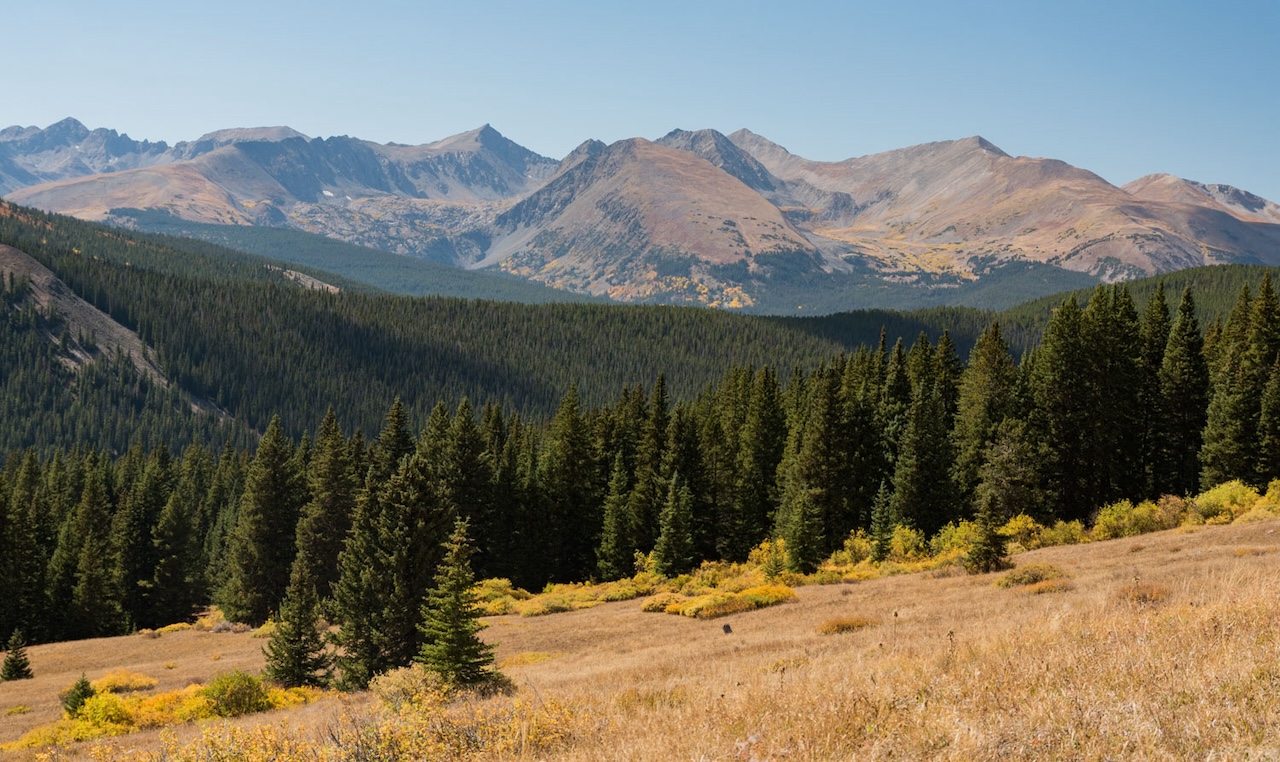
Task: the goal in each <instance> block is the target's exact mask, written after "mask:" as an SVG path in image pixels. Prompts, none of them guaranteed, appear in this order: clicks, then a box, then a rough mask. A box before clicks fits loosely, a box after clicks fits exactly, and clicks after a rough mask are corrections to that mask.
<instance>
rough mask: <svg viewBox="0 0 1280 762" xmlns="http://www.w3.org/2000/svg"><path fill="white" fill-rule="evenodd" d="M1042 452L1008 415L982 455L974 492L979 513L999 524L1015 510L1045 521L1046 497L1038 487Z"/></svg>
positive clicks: (1022, 427) (1009, 517)
mask: <svg viewBox="0 0 1280 762" xmlns="http://www.w3.org/2000/svg"><path fill="white" fill-rule="evenodd" d="M1042 462H1043V455H1042V454H1041V453H1040V452H1039V451H1038V449H1037V447H1036V445H1035V443H1034V442H1033V441H1032V440H1031V438H1030V436H1028V433H1027V427H1026V424H1024V423H1023V422H1022V421H1019V420H1018V419H1016V418H1010V419H1008V420H1006V421H1004V422H1003V423H1001V424H1000V426H999V427H998V428H997V429H996V433H995V436H994V438H993V439H992V442H991V444H990V445H988V446H987V450H986V452H985V453H984V454H983V463H982V467H981V468H980V469H979V471H978V486H977V489H976V492H975V498H976V502H977V504H978V510H979V512H980V513H981V512H985V514H986V520H987V521H990V522H992V523H994V524H995V526H1002V525H1003V524H1004V523H1005V522H1007V521H1008V520H1009V519H1011V518H1013V517H1014V516H1016V515H1017V514H1019V513H1026V514H1028V515H1030V516H1032V517H1033V518H1036V519H1040V520H1046V521H1047V520H1048V519H1047V513H1046V503H1047V502H1048V498H1047V496H1046V495H1045V494H1044V492H1043V490H1042V488H1041V481H1042V480H1041V477H1040V473H1039V470H1040V464H1041V463H1042Z"/></svg>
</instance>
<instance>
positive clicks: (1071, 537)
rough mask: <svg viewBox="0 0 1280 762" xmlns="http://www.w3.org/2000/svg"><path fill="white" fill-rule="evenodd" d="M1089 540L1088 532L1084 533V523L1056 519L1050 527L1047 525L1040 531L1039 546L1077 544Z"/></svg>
mask: <svg viewBox="0 0 1280 762" xmlns="http://www.w3.org/2000/svg"><path fill="white" fill-rule="evenodd" d="M1088 540H1089V536H1088V534H1086V533H1085V530H1084V524H1081V523H1080V522H1079V521H1062V520H1061V519H1059V520H1058V522H1057V523H1055V524H1054V525H1053V526H1051V527H1047V528H1046V529H1044V531H1042V532H1041V533H1040V547H1042V548H1049V547H1053V546H1056V545H1079V544H1080V543H1082V542H1087V541H1088Z"/></svg>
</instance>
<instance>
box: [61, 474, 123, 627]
mask: <svg viewBox="0 0 1280 762" xmlns="http://www.w3.org/2000/svg"><path fill="white" fill-rule="evenodd" d="M86 470H87V472H88V473H87V474H86V476H85V481H84V492H83V494H82V495H81V497H80V504H79V505H78V506H77V507H76V513H75V516H74V517H73V518H72V519H71V523H72V537H73V538H74V539H73V543H74V547H77V548H78V550H77V551H76V552H75V555H74V558H75V576H74V583H73V584H72V586H71V590H70V601H69V603H70V605H69V607H68V612H67V614H68V617H67V634H68V635H69V636H70V637H71V638H94V637H102V636H108V635H120V634H122V633H124V632H125V631H126V629H127V627H128V623H127V621H126V618H125V613H124V610H123V609H122V608H121V605H120V591H119V588H117V587H116V580H117V577H116V576H115V574H113V573H112V565H111V558H112V552H111V544H110V541H109V535H110V529H109V527H110V526H111V519H110V506H109V505H108V502H107V475H106V464H105V463H104V464H102V465H94V466H92V467H90V468H87V469H86Z"/></svg>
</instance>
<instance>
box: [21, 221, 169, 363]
mask: <svg viewBox="0 0 1280 762" xmlns="http://www.w3.org/2000/svg"><path fill="white" fill-rule="evenodd" d="M10 273H12V274H13V275H14V276H15V277H16V278H26V279H28V281H29V282H30V287H31V299H32V301H33V302H34V305H35V306H36V307H37V308H39V309H41V310H49V309H51V310H52V311H53V312H55V313H56V314H58V315H59V316H61V318H62V319H63V321H64V326H65V328H66V333H67V334H68V335H69V336H70V337H71V339H72V341H73V343H74V341H75V339H76V337H78V336H84V337H86V338H92V339H93V341H94V342H96V344H97V349H96V353H97V354H99V355H100V354H106V355H108V356H111V355H115V354H117V353H120V354H123V355H125V356H127V357H128V358H129V359H130V360H131V361H132V362H133V365H134V367H136V368H137V369H138V371H139V372H141V373H145V374H147V375H149V376H151V377H152V378H154V379H156V380H158V381H159V382H160V383H162V384H167V381H166V380H165V378H164V375H163V374H162V373H161V372H160V369H159V368H157V367H156V366H155V365H154V364H153V363H152V362H151V360H149V359H148V358H147V357H146V354H145V352H144V351H143V350H144V349H145V346H144V344H143V343H142V339H140V338H138V334H136V333H134V332H133V331H131V330H129V329H128V328H126V327H124V326H123V325H120V324H119V323H117V322H116V321H115V320H113V319H112V318H111V316H109V315H107V314H106V313H104V312H102V311H101V310H99V309H98V308H96V307H94V306H93V305H91V304H89V303H88V302H86V301H85V300H83V299H81V298H80V297H79V296H77V295H76V293H75V292H74V291H72V290H71V289H70V288H68V287H67V285H66V284H65V283H63V282H62V281H60V280H58V278H57V276H55V275H54V274H53V272H52V271H51V270H49V269H48V268H47V267H45V266H44V265H42V264H40V263H39V262H37V261H36V260H34V259H32V258H31V257H30V256H29V255H27V254H26V253H24V252H21V251H19V250H17V249H15V248H13V247H11V246H4V245H0V278H4V279H5V280H6V281H7V280H8V277H9V274H10ZM48 338H49V340H50V341H57V340H59V337H57V336H50V337H48ZM68 351H69V352H70V356H71V358H73V359H72V360H71V362H75V363H77V364H83V363H86V362H89V361H90V360H92V359H93V356H91V355H90V354H89V353H88V352H87V351H86V350H85V349H83V348H82V347H80V346H79V345H78V344H75V345H74V346H72V347H69V348H68Z"/></svg>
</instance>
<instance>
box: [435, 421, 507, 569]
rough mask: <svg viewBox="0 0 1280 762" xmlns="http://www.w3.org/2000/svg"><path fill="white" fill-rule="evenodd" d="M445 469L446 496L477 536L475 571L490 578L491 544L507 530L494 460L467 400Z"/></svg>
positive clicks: (453, 426)
mask: <svg viewBox="0 0 1280 762" xmlns="http://www.w3.org/2000/svg"><path fill="white" fill-rule="evenodd" d="M443 466H444V469H443V473H442V480H443V484H442V487H443V490H444V496H445V497H446V499H448V500H449V502H450V503H452V506H453V511H454V513H455V514H456V515H458V516H462V517H464V518H466V519H467V521H468V526H469V527H470V528H471V532H472V534H473V536H474V537H475V547H476V554H475V557H474V559H473V560H472V563H473V564H474V568H475V569H476V570H477V571H478V572H480V573H481V575H482V576H490V575H491V572H492V567H493V564H494V554H493V552H492V550H491V549H490V544H491V542H492V540H493V538H494V536H495V535H497V534H498V533H499V532H501V531H503V527H502V517H501V513H500V512H499V509H498V505H497V497H496V495H495V494H494V492H493V460H492V458H491V457H490V455H489V452H488V449H487V447H486V446H485V441H484V437H483V435H482V433H481V431H480V428H479V426H477V425H476V421H475V416H474V414H473V412H472V410H471V403H470V402H468V401H467V400H466V398H463V400H462V402H461V403H459V405H458V409H457V411H456V412H455V413H454V415H453V420H452V422H451V423H450V424H449V430H448V432H447V440H446V443H445V450H444V464H443Z"/></svg>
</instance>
